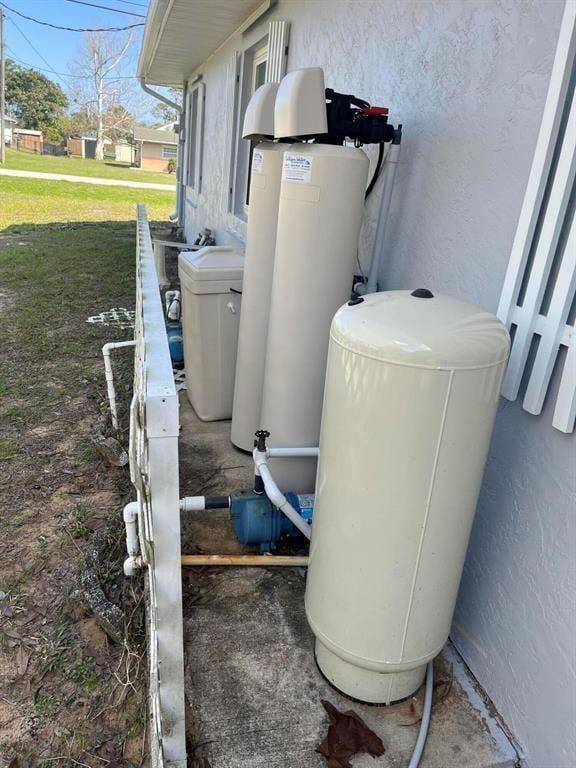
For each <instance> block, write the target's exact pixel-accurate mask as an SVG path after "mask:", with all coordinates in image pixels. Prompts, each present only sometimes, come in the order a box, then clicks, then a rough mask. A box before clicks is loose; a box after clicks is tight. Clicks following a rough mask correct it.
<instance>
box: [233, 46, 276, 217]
mask: <svg viewBox="0 0 576 768" xmlns="http://www.w3.org/2000/svg"><path fill="white" fill-rule="evenodd" d="M267 67H268V42H267V39H266V42H264V43H262V41H261V42H260V43H258V44H257V45H255V46H252V48H249V49H248V50H246V51H245V52H244V55H243V57H242V69H241V75H240V93H239V109H238V119H237V121H236V136H235V139H234V140H235V142H236V163H235V168H234V179H233V185H232V210H233V212H234V213H236V214H237V215H238V216H241V217H242V218H245V217H246V214H247V212H248V187H249V183H250V159H251V156H252V145H251V143H250V142H248V141H245V140H244V139H243V138H242V125H243V123H244V113H245V112H246V107H247V106H248V102H249V101H250V99H251V98H252V95H253V93H254V91H255V90H256V89H257V88H260V86H261V85H264V83H265V82H266V70H267Z"/></svg>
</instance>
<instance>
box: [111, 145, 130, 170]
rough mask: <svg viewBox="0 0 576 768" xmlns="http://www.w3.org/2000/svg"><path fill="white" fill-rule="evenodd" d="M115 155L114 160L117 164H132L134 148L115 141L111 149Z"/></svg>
mask: <svg viewBox="0 0 576 768" xmlns="http://www.w3.org/2000/svg"><path fill="white" fill-rule="evenodd" d="M113 150H114V153H115V159H116V162H117V163H130V165H132V164H133V162H134V147H133V145H132V144H130V143H129V142H127V141H117V142H116V144H115V145H114V147H113Z"/></svg>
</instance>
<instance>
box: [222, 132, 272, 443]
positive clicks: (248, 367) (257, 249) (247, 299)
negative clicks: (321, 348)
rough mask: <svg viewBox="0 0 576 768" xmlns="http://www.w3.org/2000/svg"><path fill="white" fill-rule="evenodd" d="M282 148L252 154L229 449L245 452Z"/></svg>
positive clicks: (251, 428) (259, 370) (258, 400)
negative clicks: (233, 448) (231, 447)
mask: <svg viewBox="0 0 576 768" xmlns="http://www.w3.org/2000/svg"><path fill="white" fill-rule="evenodd" d="M285 149H286V144H273V143H272V142H262V143H261V144H258V145H257V146H256V147H255V148H254V151H253V153H252V174H251V179H250V205H249V212H248V229H247V235H246V254H245V262H244V283H243V288H242V315H241V317H240V332H239V335H238V360H237V364H236V382H235V385H234V407H233V410H232V428H231V433H230V438H231V440H232V442H233V443H234V445H236V446H238V448H243V449H244V450H245V451H251V450H252V448H253V447H254V432H255V431H256V430H257V429H259V427H260V408H261V405H262V387H263V383H264V365H265V362H266V339H267V336H268V318H269V315H270V292H271V290H272V275H273V274H274V251H275V248H276V225H277V222H278V199H279V196H280V177H281V175H282V158H283V155H284V151H285Z"/></svg>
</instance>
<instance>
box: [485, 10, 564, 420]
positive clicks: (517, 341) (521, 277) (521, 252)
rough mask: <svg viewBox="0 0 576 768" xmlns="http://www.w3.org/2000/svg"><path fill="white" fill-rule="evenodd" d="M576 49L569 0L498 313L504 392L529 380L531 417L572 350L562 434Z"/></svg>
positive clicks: (526, 403) (559, 402) (559, 413)
mask: <svg viewBox="0 0 576 768" xmlns="http://www.w3.org/2000/svg"><path fill="white" fill-rule="evenodd" d="M575 52H576V2H574V0H567V2H566V6H565V11H564V16H563V19H562V25H561V29H560V35H559V38H558V46H557V49H556V56H555V59H554V65H553V68H552V74H551V77H550V86H549V88H548V95H547V98H546V104H545V107H544V114H543V117H542V123H541V126H540V133H539V135H538V141H537V144H536V150H535V153H534V159H533V162H532V168H531V171H530V177H529V179H528V185H527V188H526V194H525V197H524V203H523V205H522V210H521V212H520V219H519V221H518V227H517V230H516V236H515V239H514V244H513V246H512V253H511V255H510V262H509V265H508V271H507V273H506V278H505V281H504V286H503V288H502V295H501V298H500V305H499V308H498V316H499V317H500V319H501V320H502V321H503V322H504V323H506V324H507V325H508V326H509V327H511V328H513V329H514V340H513V344H512V351H511V354H510V361H509V363H508V369H507V371H506V377H505V379H504V385H503V389H502V394H503V395H504V397H506V398H508V400H515V399H516V398H517V397H518V394H519V391H520V387H521V384H522V382H523V380H526V391H525V394H524V399H523V402H522V406H523V408H524V409H525V410H526V411H528V412H529V413H532V414H535V415H538V414H540V413H541V412H542V408H543V405H544V400H545V398H546V396H547V394H548V390H549V386H550V381H551V379H552V373H553V371H554V368H555V367H556V365H557V364H558V357H559V354H560V350H561V348H562V347H565V348H566V349H567V351H566V355H565V359H564V363H563V366H562V369H561V371H559V382H560V383H559V388H558V392H557V395H556V402H555V406H554V414H553V417H552V425H553V426H554V427H555V428H556V429H559V430H561V431H562V432H572V431H573V429H574V420H575V416H576V332H575V329H574V319H573V318H571V319H570V311H571V308H572V307H573V304H574V295H575V291H576V217H575V214H574V195H575V189H574V177H575V174H576V93H575V92H574V75H573V73H574V68H575V65H576V62H575ZM534 337H537V342H538V346H537V349H536V351H535V352H533V349H534ZM531 352H532V355H531ZM531 357H532V358H533V360H531Z"/></svg>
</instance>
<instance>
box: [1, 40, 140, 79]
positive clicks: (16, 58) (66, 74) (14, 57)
mask: <svg viewBox="0 0 576 768" xmlns="http://www.w3.org/2000/svg"><path fill="white" fill-rule="evenodd" d="M6 49H7V50H8V51H10V54H11V56H10V58H11V59H12V60H14V61H17V62H18V63H19V64H22V66H24V67H28V68H29V69H37V70H38V71H39V72H51V73H52V74H53V75H58V77H73V78H75V79H76V80H91V79H92V78H91V77H90V75H71V74H70V73H69V72H56V71H55V70H54V69H44V67H38V66H36V64H30V62H29V61H23V60H22V59H21V58H20V57H19V56H17V55H16V54H15V53H14V50H13V48H11V47H10V46H9V45H7V46H6ZM104 79H105V80H133V79H134V80H135V79H136V75H116V76H114V77H106V78H104Z"/></svg>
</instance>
